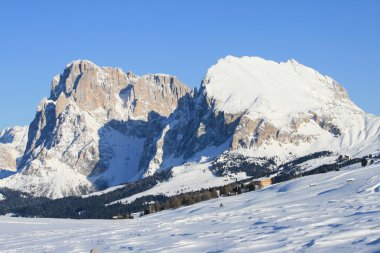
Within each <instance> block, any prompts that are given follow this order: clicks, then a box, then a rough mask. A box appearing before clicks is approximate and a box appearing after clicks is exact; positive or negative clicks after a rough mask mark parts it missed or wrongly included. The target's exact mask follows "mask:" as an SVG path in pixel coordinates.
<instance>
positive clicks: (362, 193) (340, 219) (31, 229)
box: [0, 164, 380, 253]
mask: <svg viewBox="0 0 380 253" xmlns="http://www.w3.org/2000/svg"><path fill="white" fill-rule="evenodd" d="M379 171H380V165H379V164H377V165H373V166H369V167H365V168H353V167H352V168H347V169H346V170H342V171H339V172H331V173H326V174H320V175H314V176H309V177H304V178H299V179H296V180H292V181H288V182H284V183H281V184H278V185H273V186H271V187H268V188H265V189H263V190H260V191H255V192H250V193H245V194H242V195H238V196H234V197H227V198H219V199H214V200H211V201H207V202H202V203H198V204H195V205H193V206H188V207H182V208H179V209H177V210H167V211H163V212H160V213H156V214H152V215H149V216H145V217H143V218H138V219H135V220H115V221H105V220H58V219H23V218H10V217H0V251H1V252H4V253H9V252H41V251H43V252H89V251H90V250H91V249H93V248H97V249H99V250H100V252H163V251H164V252H336V253H339V252H377V251H378V250H380V226H379V224H380V215H379V213H380V204H379V203H380V176H379ZM347 179H354V181H353V182H347ZM310 184H315V185H316V186H313V187H310ZM220 203H223V207H219V205H220Z"/></svg>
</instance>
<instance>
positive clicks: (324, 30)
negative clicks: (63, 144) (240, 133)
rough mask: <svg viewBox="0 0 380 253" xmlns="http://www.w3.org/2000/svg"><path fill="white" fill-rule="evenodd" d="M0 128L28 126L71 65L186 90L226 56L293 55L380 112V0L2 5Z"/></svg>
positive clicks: (71, 0) (111, 0)
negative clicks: (85, 62)
mask: <svg viewBox="0 0 380 253" xmlns="http://www.w3.org/2000/svg"><path fill="white" fill-rule="evenodd" d="M0 28H1V29H0V128H4V127H6V126H13V125H26V124H29V123H30V121H31V120H32V119H33V117H34V114H35V110H36V107H37V105H38V104H39V101H40V100H41V98H42V97H47V96H49V91H50V82H51V79H52V78H53V76H55V75H56V74H59V73H61V71H62V70H63V68H64V67H65V65H66V64H67V63H69V62H70V61H72V60H75V59H89V60H91V61H93V62H95V63H96V64H98V65H105V66H117V67H121V68H122V69H124V70H125V71H128V70H131V71H133V72H135V73H137V74H144V73H156V72H158V73H168V74H173V75H176V76H178V77H179V79H180V80H182V81H183V82H185V83H187V84H188V85H190V86H192V87H194V86H199V84H200V81H201V79H202V78H203V76H204V75H205V73H206V71H207V69H208V68H209V67H210V66H211V65H213V64H215V63H216V61H217V60H218V59H219V58H221V57H224V56H226V55H235V56H244V55H250V56H260V57H263V58H266V59H271V60H275V61H285V60H287V59H289V58H294V59H296V60H297V61H299V62H301V63H303V64H304V65H307V66H310V67H313V68H315V69H317V70H318V71H320V72H321V73H322V74H327V75H329V76H331V77H333V78H334V79H335V80H337V81H338V82H339V83H341V84H343V85H344V87H346V88H347V90H348V92H349V94H350V96H351V98H352V99H353V101H354V102H355V103H356V104H358V105H359V106H360V107H362V108H363V109H364V110H365V111H367V112H371V113H374V114H377V115H380V1H377V0H373V1H366V0H361V1H359V0H341V1H339V0H319V1H304V0H299V1H297V0H289V1H286V0H278V1H270V0H269V1H268V0H265V1H264V0H263V1H248V0H246V1H238V0H230V1H222V0H219V1H216V0H209V1H207V0H200V1H196V0H191V1H190V0H188V1H178V0H172V1H170V0H162V1H158V0H151V1H142V0H139V1H137V0H136V1H126V0H120V1H116V0H108V1H106V0H104V1H96V0H91V1H90V0H87V1H86V0H81V1H79V0H65V1H51V0H46V1H43V0H39V1H27V0H24V1H18V0H8V1H6V0H3V1H0Z"/></svg>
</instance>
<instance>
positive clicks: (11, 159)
mask: <svg viewBox="0 0 380 253" xmlns="http://www.w3.org/2000/svg"><path fill="white" fill-rule="evenodd" d="M27 135H28V128H27V127H13V128H7V129H4V130H3V131H0V170H7V171H16V170H17V167H18V165H19V162H20V160H21V158H22V155H23V154H24V150H25V147H26V141H27V139H28V138H27V137H28V136H27Z"/></svg>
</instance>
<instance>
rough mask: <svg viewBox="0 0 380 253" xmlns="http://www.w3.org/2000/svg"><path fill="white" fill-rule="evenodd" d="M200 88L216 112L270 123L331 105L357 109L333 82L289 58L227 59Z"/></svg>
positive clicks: (219, 63)
mask: <svg viewBox="0 0 380 253" xmlns="http://www.w3.org/2000/svg"><path fill="white" fill-rule="evenodd" d="M204 85H205V89H206V92H207V95H208V96H209V97H210V98H212V99H213V100H215V102H216V107H217V109H218V110H220V111H224V112H225V113H230V114H237V113H243V112H245V113H246V114H247V115H248V116H251V117H253V118H257V117H265V118H268V119H271V120H272V121H274V122H276V121H279V120H280V121H282V120H283V119H285V118H289V116H292V115H294V114H297V113H300V112H309V111H313V112H315V111H317V110H320V109H321V108H323V107H326V106H327V105H331V104H335V105H336V104H340V105H343V106H350V107H351V108H352V109H355V110H360V109H359V108H358V107H356V106H355V105H354V104H353V103H352V102H351V101H350V99H349V97H348V95H347V92H346V91H345V89H344V88H343V87H342V86H341V85H339V84H338V83H337V82H336V81H334V80H333V79H332V78H330V77H328V76H324V75H322V74H320V73H319V72H317V71H315V70H314V69H312V68H309V67H306V66H304V65H302V64H300V63H298V62H297V61H295V60H293V59H291V60H288V61H286V62H281V63H277V62H274V61H270V60H265V59H262V58H260V57H241V58H238V57H234V56H227V57H225V58H223V59H220V60H219V61H218V62H217V64H215V65H214V66H212V67H211V68H210V69H209V70H208V72H207V74H206V77H205V80H204Z"/></svg>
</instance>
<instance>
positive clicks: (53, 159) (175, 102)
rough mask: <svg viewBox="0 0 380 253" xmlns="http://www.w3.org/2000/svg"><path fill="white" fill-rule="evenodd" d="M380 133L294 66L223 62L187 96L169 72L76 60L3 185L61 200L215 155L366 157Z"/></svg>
mask: <svg viewBox="0 0 380 253" xmlns="http://www.w3.org/2000/svg"><path fill="white" fill-rule="evenodd" d="M379 135H380V120H379V118H378V117H375V116H373V115H367V114H365V113H364V112H363V111H362V110H361V109H360V108H358V107H357V106H356V105H354V104H353V103H352V102H351V101H350V99H349V97H348V95H347V92H346V91H345V90H344V88H343V87H342V86H341V85H339V84H338V83H336V82H335V81H334V80H332V79H331V78H329V77H326V76H323V75H321V74H319V73H318V72H316V71H315V70H312V69H310V68H307V67H305V66H303V65H301V64H299V63H297V62H296V61H294V60H290V61H288V62H285V63H275V62H272V61H266V60H263V59H261V58H257V57H243V58H236V57H231V56H229V57H226V58H224V59H221V60H220V61H219V62H218V63H217V64H216V65H214V66H212V67H211V68H210V69H209V71H208V73H207V75H206V77H205V79H204V81H203V83H202V85H201V87H200V89H199V90H197V89H195V90H193V91H191V90H190V89H189V88H188V87H187V86H185V85H183V84H182V83H181V82H180V81H179V80H178V79H177V78H176V77H174V76H170V75H162V74H156V75H145V76H141V77H140V76H137V75H135V74H133V73H130V72H129V73H125V72H123V71H122V70H120V69H117V68H109V67H99V66H96V65H95V64H93V63H91V62H89V61H75V62H72V63H71V64H69V65H68V66H67V67H66V69H65V70H64V72H63V73H62V74H61V75H59V76H56V77H55V78H54V79H53V81H52V85H51V95H50V98H48V99H44V100H43V101H42V102H41V104H40V105H39V107H38V110H37V113H36V116H35V119H34V120H33V122H32V123H31V125H30V126H29V133H28V141H27V144H26V145H24V146H26V147H25V152H24V156H23V157H22V159H21V160H20V163H19V164H18V168H19V171H20V173H17V174H15V175H13V176H11V177H8V178H6V179H3V180H1V181H0V187H1V186H6V187H10V188H16V189H20V190H27V191H29V192H32V193H34V194H36V195H45V196H49V197H52V198H58V197H62V196H67V195H79V194H83V193H87V192H89V191H93V190H96V189H102V188H107V187H109V186H113V185H117V184H121V183H124V182H128V181H133V180H137V179H139V178H141V177H145V176H148V175H152V174H154V173H155V172H156V171H157V170H162V169H168V168H170V167H172V166H177V165H180V164H182V163H184V162H188V161H194V162H199V161H200V160H202V159H203V160H204V159H207V158H209V159H212V157H215V156H217V155H219V154H221V153H222V152H238V153H240V154H243V155H245V156H249V157H264V158H265V157H273V156H277V157H278V158H279V159H280V160H282V161H286V159H288V157H290V156H292V157H294V156H301V155H306V154H309V153H313V152H318V151H324V150H330V151H335V152H340V153H344V154H350V155H361V154H367V153H370V152H376V150H377V149H378V147H379V144H380V141H379ZM0 136H1V135H0ZM0 140H1V139H0ZM21 146H22V145H21ZM0 148H1V146H0ZM22 149H23V148H21V150H22ZM9 160H10V161H15V159H13V158H8V157H5V158H1V160H0V161H9ZM10 165H11V167H12V166H13V168H15V167H16V166H15V165H16V163H13V164H10Z"/></svg>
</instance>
